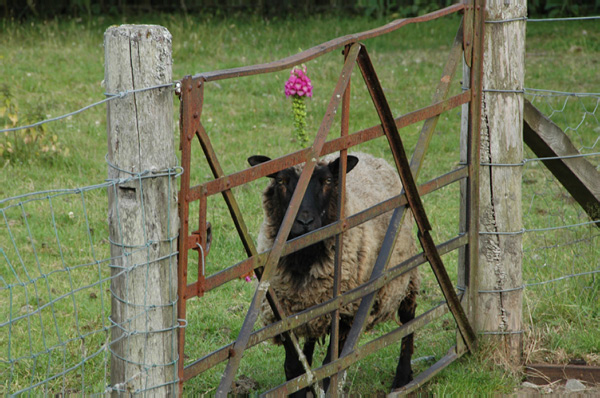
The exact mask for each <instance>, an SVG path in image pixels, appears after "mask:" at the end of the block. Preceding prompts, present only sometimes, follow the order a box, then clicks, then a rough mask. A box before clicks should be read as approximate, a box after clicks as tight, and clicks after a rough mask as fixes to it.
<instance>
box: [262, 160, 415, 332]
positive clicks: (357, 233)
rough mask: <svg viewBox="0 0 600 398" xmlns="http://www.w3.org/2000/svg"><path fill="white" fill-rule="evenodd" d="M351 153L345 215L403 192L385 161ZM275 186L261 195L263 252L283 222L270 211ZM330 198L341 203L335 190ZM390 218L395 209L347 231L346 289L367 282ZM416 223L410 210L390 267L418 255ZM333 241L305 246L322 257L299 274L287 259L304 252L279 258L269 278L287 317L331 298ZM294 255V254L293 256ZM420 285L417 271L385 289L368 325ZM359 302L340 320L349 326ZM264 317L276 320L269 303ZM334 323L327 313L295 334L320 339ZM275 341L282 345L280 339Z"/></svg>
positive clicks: (390, 313) (343, 288)
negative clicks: (355, 160) (354, 162)
mask: <svg viewBox="0 0 600 398" xmlns="http://www.w3.org/2000/svg"><path fill="white" fill-rule="evenodd" d="M352 155H354V156H356V157H357V158H358V159H359V161H358V164H357V165H356V167H355V168H354V169H353V170H352V171H350V172H349V173H348V175H347V178H346V204H345V214H346V216H350V215H353V214H356V213H358V212H360V211H362V210H365V209H367V208H369V207H372V206H374V205H376V204H378V203H380V202H382V201H385V200H386V199H389V198H391V197H393V196H396V195H398V194H400V191H401V189H402V184H401V182H400V178H399V177H398V173H397V171H396V170H395V169H394V168H392V167H391V166H390V165H389V164H388V163H387V162H386V161H385V160H383V159H379V158H375V157H373V156H371V155H369V154H364V153H352ZM337 157H338V156H337V155H335V154H331V155H328V156H325V157H323V158H322V159H321V160H320V161H319V163H318V165H319V166H323V165H326V164H328V163H330V162H332V161H333V160H334V159H336V158H337ZM302 168H303V166H302V165H299V166H295V167H294V168H293V169H294V170H295V171H296V173H297V174H298V175H299V174H300V172H301V171H302ZM274 184H275V182H274V181H272V182H271V183H270V184H269V187H267V189H266V190H265V193H264V195H263V207H264V209H265V219H264V221H263V224H262V226H261V229H260V233H259V237H258V250H259V252H262V251H265V250H268V249H270V248H271V247H272V246H273V242H274V240H275V237H276V235H277V232H278V230H279V227H280V222H281V221H280V220H278V219H277V217H273V216H272V213H273V211H272V209H273V206H274V205H275V204H273V203H269V199H268V197H267V192H268V191H269V189H270V188H271V189H272V188H273V186H274ZM336 185H337V183H336ZM331 202H337V192H336V195H335V197H334V198H332V200H331ZM334 209H335V206H330V209H329V212H332V211H333V210H334ZM284 210H285V209H284ZM334 217H335V216H334V215H332V216H331V219H334ZM390 217H391V212H388V213H386V214H383V215H381V216H379V217H377V218H375V219H372V220H370V221H368V222H366V223H363V224H361V225H359V226H357V227H355V228H352V229H350V230H348V231H347V232H346V233H344V241H343V254H342V272H341V279H342V280H341V291H342V293H343V292H346V291H348V290H351V289H354V288H356V287H357V286H359V285H361V284H363V283H365V282H367V281H368V279H369V276H370V274H371V270H372V269H373V266H374V264H375V260H376V259H377V256H378V254H379V251H380V249H381V245H382V242H383V238H384V236H385V233H386V231H387V228H388V225H389V221H390ZM412 225H413V217H412V214H411V213H410V212H407V214H406V216H405V217H404V221H403V224H402V226H401V231H400V234H399V235H398V236H399V237H398V239H397V242H396V245H395V248H394V251H393V253H392V256H391V260H390V262H389V264H388V267H392V266H395V265H397V264H399V263H401V262H402V261H404V260H406V259H407V258H409V257H410V256H412V255H414V254H415V253H416V245H415V241H414V236H413V234H412ZM334 244H335V238H329V239H327V240H325V241H324V242H322V243H319V244H315V245H314V246H311V247H309V248H306V249H303V250H309V251H313V252H314V250H320V253H319V255H318V256H314V255H312V256H311V258H312V259H313V263H312V264H303V266H302V273H303V275H302V276H301V277H300V276H299V275H298V274H294V273H292V272H286V267H285V263H286V261H292V260H294V261H296V262H297V263H298V262H299V263H301V262H302V256H303V254H302V252H297V253H293V254H291V255H290V256H287V257H284V258H282V259H281V260H280V263H279V265H278V267H277V269H276V271H275V273H274V275H273V276H272V278H271V283H270V286H271V287H272V288H273V290H274V291H275V293H276V294H277V297H278V298H279V300H280V302H281V305H282V307H283V309H284V311H285V313H286V314H287V315H291V314H294V313H297V312H300V311H303V310H305V309H307V308H310V307H312V306H314V305H317V304H320V303H322V302H324V301H326V300H328V299H331V298H332V291H333V275H334V252H335V247H334ZM313 254H314V253H313ZM292 256H296V257H295V258H292ZM419 285H420V279H419V275H418V271H417V270H416V269H415V270H413V271H411V272H409V273H407V274H404V275H402V276H400V277H398V278H396V279H394V280H393V281H391V282H390V283H388V284H387V285H385V286H384V287H383V288H381V290H380V291H379V292H378V294H377V296H376V300H375V303H374V305H373V309H372V311H371V314H370V317H369V320H368V324H367V329H370V328H372V327H373V326H374V325H375V324H377V323H379V322H382V321H385V320H388V319H390V318H392V317H394V316H395V314H396V312H397V311H398V307H399V306H400V303H401V302H402V300H403V299H404V298H405V297H406V296H407V295H408V294H411V295H412V296H413V297H414V296H415V295H416V294H417V291H418V289H419ZM359 304H360V300H359V301H355V302H352V303H350V304H348V305H346V306H345V307H343V308H341V309H340V314H341V318H342V320H346V321H347V323H348V324H350V323H351V321H352V318H353V317H354V315H355V313H356V311H357V309H358V306H359ZM261 316H262V320H263V322H264V323H265V324H269V323H272V322H274V321H275V318H274V315H273V312H272V310H271V308H270V307H269V305H268V303H267V302H266V301H265V302H264V303H263V305H262V309H261ZM330 324H331V316H330V315H325V316H322V317H320V318H317V319H314V320H312V321H310V322H308V323H306V324H304V325H301V326H300V327H298V328H296V329H294V332H295V333H296V334H297V335H298V336H300V337H305V338H314V339H319V338H321V337H323V336H325V335H326V334H327V333H329V328H330ZM275 342H277V343H280V341H279V340H278V339H277V338H276V339H275Z"/></svg>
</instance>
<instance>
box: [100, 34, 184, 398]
mask: <svg viewBox="0 0 600 398" xmlns="http://www.w3.org/2000/svg"><path fill="white" fill-rule="evenodd" d="M104 50H105V87H106V91H107V92H108V93H121V92H124V91H128V90H134V89H140V88H145V87H151V86H156V85H160V84H168V83H170V82H171V79H172V76H171V66H172V59H171V34H170V33H169V31H168V30H167V29H165V28H163V27H161V26H152V25H123V26H116V27H111V28H109V29H108V30H107V31H106V32H105V34H104ZM107 130H108V161H109V166H108V176H109V178H110V179H111V180H117V179H127V180H128V181H126V182H120V183H118V184H116V185H115V186H114V187H110V188H109V192H108V194H109V204H108V206H109V207H108V209H109V229H110V239H111V257H112V261H111V267H112V268H111V276H112V279H111V291H112V312H111V320H112V334H111V344H110V350H111V353H112V357H111V388H112V391H113V396H117V395H120V393H122V392H126V393H128V394H129V393H131V394H136V393H139V394H143V395H144V396H147V395H149V396H172V395H175V394H176V393H177V385H176V384H174V383H175V382H176V380H177V363H176V361H177V337H176V336H177V333H176V329H175V328H176V327H177V324H178V323H177V312H176V302H177V257H176V256H175V254H174V253H176V250H177V249H176V248H177V240H176V239H177V231H178V228H179V218H178V213H177V181H176V178H175V176H174V175H173V174H174V172H175V170H173V169H174V168H175V166H176V164H177V160H176V156H175V149H174V143H173V142H174V139H173V138H174V137H173V95H172V91H171V90H170V89H169V88H160V89H153V90H149V91H143V92H136V93H135V94H129V95H125V96H123V97H122V98H117V99H115V100H112V101H110V102H109V103H108V111H107ZM168 170H170V171H168ZM140 173H141V174H140Z"/></svg>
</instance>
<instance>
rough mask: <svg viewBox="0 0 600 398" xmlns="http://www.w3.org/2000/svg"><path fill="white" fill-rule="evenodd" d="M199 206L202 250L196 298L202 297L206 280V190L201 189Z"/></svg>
mask: <svg viewBox="0 0 600 398" xmlns="http://www.w3.org/2000/svg"><path fill="white" fill-rule="evenodd" d="M199 202H200V206H199V208H198V235H200V244H201V245H202V250H198V283H197V284H196V286H197V292H196V295H197V296H202V295H204V281H205V280H206V255H207V254H208V246H207V243H208V242H207V233H206V228H207V225H208V224H207V222H208V220H207V219H206V207H207V204H206V188H203V189H202V194H201V195H200V199H199Z"/></svg>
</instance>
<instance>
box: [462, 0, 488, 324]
mask: <svg viewBox="0 0 600 398" xmlns="http://www.w3.org/2000/svg"><path fill="white" fill-rule="evenodd" d="M474 13H475V14H474V15H475V16H474V18H473V23H474V29H473V36H474V40H473V61H472V67H471V76H470V86H471V95H472V98H471V102H470V103H469V128H468V141H469V142H468V148H467V157H468V161H469V182H468V187H467V203H468V212H467V220H468V228H469V245H468V246H469V249H468V256H467V257H468V258H467V261H468V262H467V264H468V268H467V270H466V271H467V272H466V276H465V279H466V281H467V282H468V284H469V285H468V299H467V300H468V304H469V314H470V316H471V319H472V320H475V319H476V317H477V314H476V308H477V302H476V300H477V299H478V295H479V293H478V292H479V286H478V282H477V280H478V277H477V273H478V272H479V217H480V215H479V162H480V150H481V148H480V140H481V138H480V128H481V106H482V104H481V103H482V85H483V56H484V53H483V49H484V37H483V35H484V31H485V27H484V21H485V0H475V10H474Z"/></svg>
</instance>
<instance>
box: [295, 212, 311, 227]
mask: <svg viewBox="0 0 600 398" xmlns="http://www.w3.org/2000/svg"><path fill="white" fill-rule="evenodd" d="M296 221H298V222H299V223H300V224H302V225H304V226H309V225H310V224H312V222H313V221H315V219H314V217H312V216H311V215H310V214H308V213H300V214H299V215H298V218H296Z"/></svg>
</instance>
